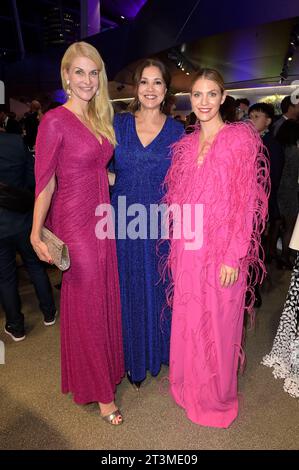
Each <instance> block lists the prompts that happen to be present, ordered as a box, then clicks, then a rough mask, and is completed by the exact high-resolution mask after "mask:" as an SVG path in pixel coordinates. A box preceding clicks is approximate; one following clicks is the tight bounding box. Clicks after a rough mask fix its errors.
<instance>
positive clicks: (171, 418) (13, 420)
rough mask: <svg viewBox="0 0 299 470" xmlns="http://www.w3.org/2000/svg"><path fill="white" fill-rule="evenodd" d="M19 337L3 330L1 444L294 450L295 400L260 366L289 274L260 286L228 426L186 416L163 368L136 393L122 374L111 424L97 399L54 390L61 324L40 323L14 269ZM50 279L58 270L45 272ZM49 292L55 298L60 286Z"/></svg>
mask: <svg viewBox="0 0 299 470" xmlns="http://www.w3.org/2000/svg"><path fill="white" fill-rule="evenodd" d="M19 272H20V277H21V283H20V291H21V296H22V300H23V312H24V314H25V316H26V328H27V336H26V339H25V341H23V342H20V343H15V342H13V341H12V340H11V339H10V338H9V337H8V336H7V335H5V334H3V328H4V314H3V311H2V310H0V331H1V333H0V339H1V340H2V341H4V343H5V353H6V357H5V365H0V449H111V450H112V449H114V450H116V449H145V450H149V449H152V450H155V449H169V450H170V449H194V450H195V449H197V450H201V449H298V447H299V446H298V444H299V401H298V399H295V398H292V397H290V396H289V395H288V394H286V393H285V392H284V391H283V388H282V381H281V380H275V379H274V377H273V375H272V372H271V370H270V369H269V368H266V367H264V366H262V365H260V360H261V358H262V356H263V355H264V354H265V353H267V352H268V351H269V349H270V347H271V344H272V341H273V337H274V333H275V331H276V328H277V324H278V321H279V316H280V313H281V310H282V307H283V303H284V300H285V295H286V292H287V288H288V283H289V279H290V272H288V271H277V270H276V269H275V268H271V276H270V277H271V281H270V280H268V281H267V282H266V283H265V285H264V286H263V306H262V307H261V308H260V309H259V311H258V313H257V320H256V325H255V328H254V329H253V330H251V331H247V340H246V354H247V366H246V369H245V372H244V375H243V376H240V379H239V390H240V395H241V398H240V403H241V405H240V414H239V417H238V419H237V420H236V421H235V423H234V424H233V425H232V426H231V427H230V428H229V429H227V430H219V429H213V428H205V427H201V426H197V425H195V424H193V423H192V422H190V421H188V420H187V418H186V416H185V413H184V411H183V410H182V409H180V408H179V407H178V406H176V404H175V403H174V402H173V401H172V399H171V397H170V396H169V395H168V393H167V373H168V370H167V367H164V368H163V370H162V371H161V373H160V375H159V376H158V377H157V378H152V377H148V378H147V380H146V381H145V383H144V384H143V385H142V388H141V390H140V392H139V393H138V392H136V391H135V390H134V389H133V388H132V386H131V385H130V384H129V383H128V381H127V380H126V379H124V380H123V382H122V384H121V385H120V386H119V387H118V392H117V403H118V404H119V406H120V408H121V410H122V412H123V414H124V418H125V423H124V424H123V425H122V426H120V427H112V426H111V425H109V424H107V423H105V422H103V421H102V420H101V419H100V417H99V412H98V408H97V405H96V404H90V405H86V406H78V405H75V404H74V403H73V401H72V399H71V396H64V395H62V394H61V393H60V358H59V322H57V323H56V324H55V325H54V326H52V327H45V326H44V324H43V322H42V315H41V313H40V312H39V310H38V304H37V301H36V298H35V295H34V292H33V288H32V286H31V284H30V283H29V282H28V279H27V277H26V274H25V272H24V270H23V268H19ZM50 276H51V279H52V282H53V284H56V283H57V282H58V281H59V274H58V273H57V272H56V271H54V270H50ZM54 290H55V296H56V297H57V303H58V297H59V291H58V290H56V289H54Z"/></svg>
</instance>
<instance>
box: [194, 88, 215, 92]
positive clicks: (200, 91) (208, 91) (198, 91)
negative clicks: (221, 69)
mask: <svg viewBox="0 0 299 470" xmlns="http://www.w3.org/2000/svg"><path fill="white" fill-rule="evenodd" d="M211 91H217V92H219V90H217V89H216V88H213V89H212V90H208V91H207V93H211ZM195 92H197V93H202V92H201V91H200V90H193V91H192V93H195Z"/></svg>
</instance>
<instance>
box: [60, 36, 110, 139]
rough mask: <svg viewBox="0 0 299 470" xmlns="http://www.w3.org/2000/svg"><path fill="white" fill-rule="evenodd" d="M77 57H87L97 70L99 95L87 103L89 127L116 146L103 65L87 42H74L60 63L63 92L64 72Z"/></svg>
mask: <svg viewBox="0 0 299 470" xmlns="http://www.w3.org/2000/svg"><path fill="white" fill-rule="evenodd" d="M77 57H87V58H88V59H90V60H92V61H93V62H94V63H95V64H96V66H97V69H98V70H99V94H98V95H95V96H94V97H93V98H92V99H91V100H90V102H89V105H88V115H89V119H90V122H91V125H92V127H93V129H94V131H95V132H96V133H97V134H100V135H102V136H104V137H106V138H107V139H108V140H109V142H110V143H111V144H112V145H116V139H115V133H114V130H113V125H112V121H113V114H114V113H113V108H112V105H111V103H110V101H109V94H108V80H107V75H106V70H105V65H104V62H103V60H102V57H101V56H100V54H99V53H98V51H97V49H96V48H95V47H93V46H92V45H91V44H88V43H87V42H83V41H81V42H74V43H73V44H72V45H71V46H70V47H68V49H67V50H66V52H65V54H64V56H63V58H62V61H61V68H60V74H61V81H62V86H63V89H64V91H65V92H66V90H67V83H66V79H65V77H64V72H65V71H68V70H69V69H70V67H71V64H72V62H73V61H74V59H75V58H77Z"/></svg>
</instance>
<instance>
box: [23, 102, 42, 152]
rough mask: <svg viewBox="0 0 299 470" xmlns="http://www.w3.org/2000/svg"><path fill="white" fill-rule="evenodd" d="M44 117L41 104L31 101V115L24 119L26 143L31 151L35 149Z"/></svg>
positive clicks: (28, 114)
mask: <svg viewBox="0 0 299 470" xmlns="http://www.w3.org/2000/svg"><path fill="white" fill-rule="evenodd" d="M42 116H43V114H42V110H41V104H40V102H39V101H37V100H33V101H31V103H30V110H29V113H27V114H26V116H24V119H23V127H24V142H25V144H26V145H27V146H28V148H29V149H30V150H33V149H34V146H35V141H36V136H37V130H38V126H39V123H40V121H41V119H42Z"/></svg>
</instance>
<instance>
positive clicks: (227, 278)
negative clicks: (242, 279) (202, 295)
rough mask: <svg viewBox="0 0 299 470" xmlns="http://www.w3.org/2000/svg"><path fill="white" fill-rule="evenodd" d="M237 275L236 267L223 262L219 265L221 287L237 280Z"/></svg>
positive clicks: (230, 284)
mask: <svg viewBox="0 0 299 470" xmlns="http://www.w3.org/2000/svg"><path fill="white" fill-rule="evenodd" d="M238 276H239V269H238V268H236V269H235V268H231V267H230V266H226V265H225V264H222V265H221V268H220V284H221V286H222V287H228V286H232V285H233V284H234V283H235V282H236V281H237V280H238Z"/></svg>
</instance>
